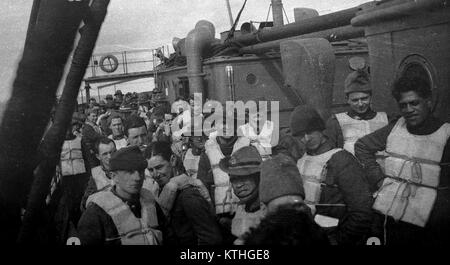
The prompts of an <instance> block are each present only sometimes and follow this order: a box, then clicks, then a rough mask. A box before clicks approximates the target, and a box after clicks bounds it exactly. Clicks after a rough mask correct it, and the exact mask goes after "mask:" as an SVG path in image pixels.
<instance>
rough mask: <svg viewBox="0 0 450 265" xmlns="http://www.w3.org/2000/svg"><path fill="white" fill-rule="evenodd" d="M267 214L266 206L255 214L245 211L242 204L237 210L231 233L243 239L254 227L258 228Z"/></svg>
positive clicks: (262, 206)
mask: <svg viewBox="0 0 450 265" xmlns="http://www.w3.org/2000/svg"><path fill="white" fill-rule="evenodd" d="M265 214H266V209H265V207H264V205H261V208H260V209H259V210H258V211H256V212H253V213H248V212H246V211H245V205H243V204H240V205H238V206H237V208H236V214H235V215H234V218H233V220H232V221H231V233H232V234H233V235H234V236H236V237H241V236H242V235H244V234H245V233H246V232H248V231H249V230H250V228H252V227H257V226H258V225H259V223H260V222H261V219H263V218H264V216H265Z"/></svg>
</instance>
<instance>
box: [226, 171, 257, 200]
mask: <svg viewBox="0 0 450 265" xmlns="http://www.w3.org/2000/svg"><path fill="white" fill-rule="evenodd" d="M230 181H231V185H232V187H233V191H234V194H235V195H236V196H237V197H238V198H239V200H240V201H241V203H243V204H245V203H247V202H248V201H251V200H252V199H254V198H256V196H258V183H257V181H256V177H255V175H250V176H234V175H230Z"/></svg>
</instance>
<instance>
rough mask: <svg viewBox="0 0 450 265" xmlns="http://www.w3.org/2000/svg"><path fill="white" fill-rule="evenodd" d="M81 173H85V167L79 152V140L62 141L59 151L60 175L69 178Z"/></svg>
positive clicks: (77, 138) (76, 138)
mask: <svg viewBox="0 0 450 265" xmlns="http://www.w3.org/2000/svg"><path fill="white" fill-rule="evenodd" d="M82 173H86V167H85V165H84V160H83V153H82V152H81V138H80V137H75V139H73V140H66V141H64V144H63V146H62V150H61V174H62V175H63V176H70V175H77V174H82Z"/></svg>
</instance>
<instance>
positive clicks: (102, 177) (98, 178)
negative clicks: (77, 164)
mask: <svg viewBox="0 0 450 265" xmlns="http://www.w3.org/2000/svg"><path fill="white" fill-rule="evenodd" d="M91 174H92V178H93V179H94V181H95V185H96V186H97V190H102V189H104V188H105V187H111V186H112V185H113V181H112V179H109V178H108V177H107V176H106V173H105V171H103V169H102V167H101V166H96V167H93V168H92V169H91Z"/></svg>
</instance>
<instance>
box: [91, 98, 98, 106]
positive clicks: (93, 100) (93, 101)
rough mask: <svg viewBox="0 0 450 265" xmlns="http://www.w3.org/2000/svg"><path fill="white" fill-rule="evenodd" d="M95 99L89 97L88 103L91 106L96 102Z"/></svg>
mask: <svg viewBox="0 0 450 265" xmlns="http://www.w3.org/2000/svg"><path fill="white" fill-rule="evenodd" d="M96 102H97V101H96V100H95V99H90V100H89V105H91V106H93V105H94V103H96Z"/></svg>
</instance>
